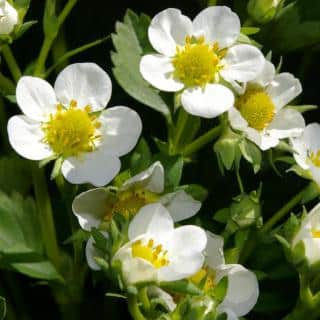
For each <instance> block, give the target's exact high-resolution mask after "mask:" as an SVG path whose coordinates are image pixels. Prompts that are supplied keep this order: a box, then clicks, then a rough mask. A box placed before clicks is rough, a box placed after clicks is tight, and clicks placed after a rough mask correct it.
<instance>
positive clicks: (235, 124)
mask: <svg viewBox="0 0 320 320" xmlns="http://www.w3.org/2000/svg"><path fill="white" fill-rule="evenodd" d="M228 117H229V121H230V125H231V127H232V128H233V129H236V130H241V131H243V130H245V129H247V128H248V122H247V121H246V119H244V118H243V117H242V115H241V113H240V112H239V110H238V109H236V108H235V107H232V108H231V109H230V110H229V112H228Z"/></svg>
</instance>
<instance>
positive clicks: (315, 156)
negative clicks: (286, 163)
mask: <svg viewBox="0 0 320 320" xmlns="http://www.w3.org/2000/svg"><path fill="white" fill-rule="evenodd" d="M309 159H310V160H311V162H312V163H313V164H314V165H315V166H316V167H318V168H320V150H318V151H317V152H312V151H311V152H309Z"/></svg>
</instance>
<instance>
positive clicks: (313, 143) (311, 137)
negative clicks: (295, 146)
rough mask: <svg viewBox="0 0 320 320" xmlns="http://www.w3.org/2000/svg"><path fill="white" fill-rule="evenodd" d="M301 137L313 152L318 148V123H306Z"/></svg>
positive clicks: (319, 128)
mask: <svg viewBox="0 0 320 320" xmlns="http://www.w3.org/2000/svg"><path fill="white" fill-rule="evenodd" d="M303 139H304V142H305V144H306V146H307V149H308V150H310V151H313V152H317V151H318V150H320V124H319V123H311V124H308V125H307V126H306V128H305V130H304V133H303Z"/></svg>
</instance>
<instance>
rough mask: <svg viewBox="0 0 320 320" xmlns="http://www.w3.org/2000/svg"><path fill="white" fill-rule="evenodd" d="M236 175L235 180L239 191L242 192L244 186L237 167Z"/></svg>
mask: <svg viewBox="0 0 320 320" xmlns="http://www.w3.org/2000/svg"><path fill="white" fill-rule="evenodd" d="M236 176H237V181H238V185H239V189H240V192H241V193H244V187H243V183H242V179H241V176H240V172H239V168H237V170H236Z"/></svg>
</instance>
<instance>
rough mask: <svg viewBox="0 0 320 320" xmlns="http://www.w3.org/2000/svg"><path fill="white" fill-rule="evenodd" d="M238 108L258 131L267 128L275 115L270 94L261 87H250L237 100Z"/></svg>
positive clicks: (249, 123)
mask: <svg viewBox="0 0 320 320" xmlns="http://www.w3.org/2000/svg"><path fill="white" fill-rule="evenodd" d="M236 108H237V109H238V110H239V111H240V113H241V115H242V116H243V118H244V119H245V120H247V122H248V125H249V126H250V127H251V128H254V129H256V130H258V131H262V130H263V129H265V128H266V127H267V126H268V125H269V124H270V122H271V121H272V120H273V118H274V115H275V106H274V104H273V102H272V100H271V98H270V96H269V95H268V94H267V93H266V92H265V91H264V90H263V89H261V88H248V89H247V90H246V92H245V93H244V94H243V95H241V96H240V97H239V98H238V99H237V100H236Z"/></svg>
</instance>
